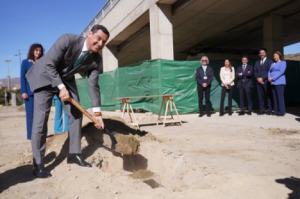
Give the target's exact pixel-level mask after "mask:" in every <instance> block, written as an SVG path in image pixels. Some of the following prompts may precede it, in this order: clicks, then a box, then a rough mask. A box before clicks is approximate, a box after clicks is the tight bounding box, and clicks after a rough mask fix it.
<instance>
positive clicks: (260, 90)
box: [254, 48, 273, 115]
mask: <svg viewBox="0 0 300 199" xmlns="http://www.w3.org/2000/svg"><path fill="white" fill-rule="evenodd" d="M259 57H260V59H259V60H257V61H256V62H255V66H254V74H255V78H256V81H257V82H256V88H257V96H258V107H259V112H258V114H260V115H261V114H264V113H266V114H271V112H272V103H271V85H270V83H269V81H268V72H269V69H270V67H271V65H272V63H273V61H272V60H271V59H269V58H267V50H266V49H264V48H261V49H260V50H259Z"/></svg>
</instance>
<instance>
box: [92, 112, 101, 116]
mask: <svg viewBox="0 0 300 199" xmlns="http://www.w3.org/2000/svg"><path fill="white" fill-rule="evenodd" d="M94 115H95V116H102V113H101V112H94Z"/></svg>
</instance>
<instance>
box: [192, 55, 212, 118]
mask: <svg viewBox="0 0 300 199" xmlns="http://www.w3.org/2000/svg"><path fill="white" fill-rule="evenodd" d="M200 62H201V66H200V67H199V68H198V69H197V71H196V81H197V91H198V104H199V117H202V116H203V115H204V108H203V96H204V98H205V107H206V108H205V110H206V115H207V116H208V117H210V112H211V109H212V105H211V102H210V87H211V82H212V80H213V79H214V71H213V69H212V68H211V67H210V66H209V65H208V64H209V59H208V57H207V56H202V57H201V59H200Z"/></svg>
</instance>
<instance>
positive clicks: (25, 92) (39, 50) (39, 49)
mask: <svg viewBox="0 0 300 199" xmlns="http://www.w3.org/2000/svg"><path fill="white" fill-rule="evenodd" d="M43 55H44V48H43V46H42V45H41V44H38V43H35V44H32V45H31V46H30V48H29V51H28V55H27V59H24V60H23V61H22V64H21V75H20V81H21V95H22V99H23V100H24V101H25V110H26V128H27V139H28V140H30V139H31V133H32V121H33V100H34V99H33V92H32V91H31V89H30V87H29V84H28V81H27V79H26V76H25V75H26V73H27V71H28V70H29V69H30V68H31V66H32V65H33V64H34V63H35V62H36V61H37V60H38V59H39V58H41V57H42V56H43Z"/></svg>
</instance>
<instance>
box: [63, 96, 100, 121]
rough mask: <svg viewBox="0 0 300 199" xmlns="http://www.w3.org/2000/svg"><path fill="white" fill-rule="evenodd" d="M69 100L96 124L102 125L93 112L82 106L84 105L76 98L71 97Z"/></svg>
mask: <svg viewBox="0 0 300 199" xmlns="http://www.w3.org/2000/svg"><path fill="white" fill-rule="evenodd" d="M68 101H69V102H70V103H71V104H73V105H74V106H75V107H76V108H77V109H78V110H79V111H80V112H81V113H83V114H84V115H85V116H86V117H88V118H89V119H90V120H91V121H92V122H94V124H97V125H100V124H99V121H98V120H97V119H96V118H95V117H94V116H93V115H92V114H90V113H89V112H88V111H87V110H85V109H84V108H82V106H81V105H80V104H79V103H78V102H77V101H76V100H74V99H73V98H72V97H70V98H69V99H68Z"/></svg>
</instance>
